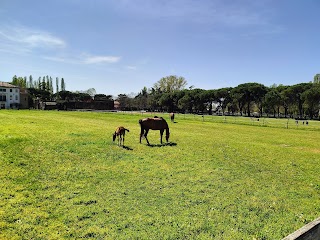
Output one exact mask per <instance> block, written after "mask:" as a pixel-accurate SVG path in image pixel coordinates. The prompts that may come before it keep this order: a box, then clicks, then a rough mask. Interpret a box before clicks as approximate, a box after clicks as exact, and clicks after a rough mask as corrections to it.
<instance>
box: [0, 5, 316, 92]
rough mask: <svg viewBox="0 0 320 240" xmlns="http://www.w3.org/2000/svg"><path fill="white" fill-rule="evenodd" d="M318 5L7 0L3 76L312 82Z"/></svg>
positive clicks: (73, 87)
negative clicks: (180, 77) (170, 76)
mask: <svg viewBox="0 0 320 240" xmlns="http://www.w3.org/2000/svg"><path fill="white" fill-rule="evenodd" d="M48 9H49V10H50V11H48ZM319 9H320V2H317V1H304V2H301V1H298V0H293V1H289V0H284V1H281V2H278V1H272V0H262V1H259V2H257V1H253V0H239V1H223V0H215V1H210V0H201V1H194V0H172V1H169V0H164V1H161V2H160V1H156V0H148V1H147V0H135V1H128V0H117V1H116V0H108V1H103V0H94V1H90V2H83V1H80V0H67V1H64V0H57V1H54V2H42V1H36V0H29V1H23V2H21V1H18V0H2V1H1V3H0V20H1V24H0V52H1V54H0V63H1V66H2V71H0V81H3V82H11V81H12V77H13V76H14V75H16V76H18V77H25V76H26V77H27V78H28V77H29V76H30V75H32V76H33V78H34V80H36V79H37V78H38V77H43V76H47V75H49V76H51V77H52V78H53V81H55V78H56V77H58V78H59V79H60V80H61V78H64V80H65V83H66V90H68V91H86V90H88V89H90V88H94V89H95V90H96V92H97V94H106V95H112V96H118V95H119V94H127V95H130V94H138V93H139V92H140V91H141V90H142V89H143V88H144V87H147V88H148V89H149V88H151V87H152V86H153V85H154V84H155V83H156V82H157V81H159V80H160V79H161V78H162V77H166V76H169V75H176V76H182V77H184V78H185V79H186V81H187V82H188V85H187V88H188V87H190V86H194V88H201V89H219V88H223V87H236V86H237V85H239V84H242V83H247V82H257V83H261V84H263V85H265V86H268V87H270V86H272V85H273V84H276V85H279V84H283V85H294V84H298V83H303V82H310V81H312V80H313V77H314V76H315V75H316V74H317V73H319V72H320V66H319V65H320V64H319V57H318V56H319V55H320V50H319V47H318V43H319V42H320V33H319V32H318V26H317V23H318V19H317V16H318V10H319Z"/></svg>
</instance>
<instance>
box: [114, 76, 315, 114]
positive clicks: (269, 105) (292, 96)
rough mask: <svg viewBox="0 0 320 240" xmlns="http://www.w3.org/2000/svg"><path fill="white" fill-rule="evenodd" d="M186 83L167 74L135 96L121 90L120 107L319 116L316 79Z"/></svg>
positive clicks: (183, 111)
mask: <svg viewBox="0 0 320 240" xmlns="http://www.w3.org/2000/svg"><path fill="white" fill-rule="evenodd" d="M181 79H182V80H183V81H181ZM181 83H182V84H181ZM186 85H187V82H186V80H185V79H184V78H182V77H177V76H169V77H166V78H162V79H161V80H159V81H158V82H157V83H156V84H154V86H153V87H152V88H150V89H147V88H146V87H144V88H143V89H142V90H141V91H140V92H139V93H138V95H136V96H135V97H129V96H127V95H126V94H120V95H119V96H118V98H117V100H118V101H119V102H120V104H121V108H122V110H141V109H143V110H148V111H168V112H171V111H174V112H181V113H186V112H188V113H201V114H214V113H216V114H222V115H225V114H228V115H241V116H249V117H251V116H258V117H259V116H262V115H267V116H269V117H295V118H301V119H302V118H309V119H317V118H319V109H320V83H319V81H314V82H310V83H300V84H295V85H292V86H285V85H273V86H271V87H267V86H264V85H263V84H260V83H255V82H253V83H243V84H239V85H238V86H236V87H233V88H232V87H229V88H221V89H212V90H205V89H199V88H195V89H192V88H190V89H186V88H185V87H186Z"/></svg>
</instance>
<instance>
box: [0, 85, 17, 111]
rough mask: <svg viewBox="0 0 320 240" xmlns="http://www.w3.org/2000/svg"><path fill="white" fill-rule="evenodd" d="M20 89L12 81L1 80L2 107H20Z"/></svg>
mask: <svg viewBox="0 0 320 240" xmlns="http://www.w3.org/2000/svg"><path fill="white" fill-rule="evenodd" d="M19 106H20V89H19V87H18V86H14V85H12V84H10V83H6V82H0V109H10V108H15V109H16V108H19Z"/></svg>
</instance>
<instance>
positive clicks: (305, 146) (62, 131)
mask: <svg viewBox="0 0 320 240" xmlns="http://www.w3.org/2000/svg"><path fill="white" fill-rule="evenodd" d="M147 115H149V114H144V116H147ZM150 115H152V114H150ZM162 116H164V117H165V118H166V119H167V120H168V116H167V115H162ZM141 117H142V116H141V114H119V113H96V112H58V111H21V110H19V111H6V110H1V111H0V118H1V125H0V239H79V238H88V239H281V238H282V237H284V236H286V235H288V234H289V233H291V232H293V231H294V230H296V229H297V228H300V227H301V226H303V225H304V224H306V223H307V222H309V221H312V220H314V219H315V218H317V217H319V215H318V214H319V212H320V180H319V172H320V148H319V140H320V131H318V129H317V128H315V127H314V126H315V125H316V124H318V123H317V122H310V125H309V126H308V127H306V126H303V127H302V126H299V127H296V126H295V127H291V128H289V129H286V128H285V124H286V123H287V120H276V119H271V120H269V119H268V120H267V119H265V122H267V121H269V122H272V121H275V122H276V123H274V124H273V125H272V124H269V125H266V127H262V126H265V125H264V124H263V125H262V124H261V121H259V122H253V124H252V122H250V120H247V119H246V120H245V119H244V118H243V119H242V118H237V119H236V120H235V121H232V117H230V120H229V118H228V119H227V120H229V121H225V119H224V118H219V117H207V116H206V117H205V119H204V121H202V118H201V116H200V117H199V116H193V115H186V116H185V115H177V117H176V123H171V122H169V121H168V123H169V126H170V132H171V136H170V142H171V143H173V144H170V145H162V146H161V145H160V144H159V143H160V142H159V131H150V132H149V135H148V138H149V141H150V143H151V144H153V145H152V147H149V146H147V145H146V142H145V140H143V143H142V144H139V133H140V129H139V124H138V119H139V118H141ZM242 121H243V122H242ZM248 121H249V122H248ZM225 122H227V124H226V123H225ZM119 125H123V126H125V127H127V128H129V129H130V132H129V133H127V134H126V139H125V145H126V146H127V148H120V147H118V146H117V144H116V143H115V142H112V133H113V132H114V130H115V128H116V127H117V126H119Z"/></svg>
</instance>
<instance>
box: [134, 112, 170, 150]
mask: <svg viewBox="0 0 320 240" xmlns="http://www.w3.org/2000/svg"><path fill="white" fill-rule="evenodd" d="M139 124H140V127H141V132H140V143H141V138H142V136H144V137H145V138H146V140H147V143H148V145H150V143H149V140H148V138H147V135H148V132H149V130H150V129H151V130H160V142H161V144H162V135H163V132H164V130H166V141H167V142H168V141H169V136H170V132H169V127H168V123H167V121H166V120H164V119H163V118H162V117H154V118H145V119H140V120H139Z"/></svg>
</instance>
